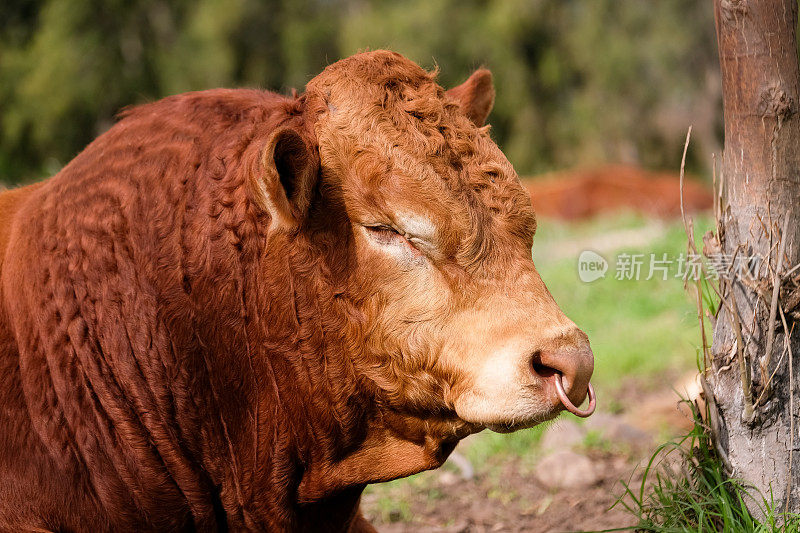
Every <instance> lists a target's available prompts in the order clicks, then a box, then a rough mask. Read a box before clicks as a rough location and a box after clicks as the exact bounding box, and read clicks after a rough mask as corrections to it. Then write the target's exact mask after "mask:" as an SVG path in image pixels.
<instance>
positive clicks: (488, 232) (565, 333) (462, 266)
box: [262, 51, 593, 431]
mask: <svg viewBox="0 0 800 533" xmlns="http://www.w3.org/2000/svg"><path fill="white" fill-rule="evenodd" d="M303 98H304V99H303V105H304V106H305V108H304V111H303V113H304V114H305V117H306V121H305V123H304V124H305V126H304V127H306V128H307V130H306V131H305V132H299V133H298V132H296V131H294V130H292V129H291V128H286V129H281V130H279V131H278V132H277V133H276V134H275V135H274V136H273V138H272V140H271V142H270V145H269V147H268V150H267V152H266V153H267V155H268V156H269V157H267V159H266V161H267V166H268V167H270V165H271V167H270V168H271V171H270V172H269V173H268V174H269V175H270V176H271V178H268V179H267V180H266V185H264V186H263V190H262V192H263V194H264V205H265V207H266V208H267V209H268V210H270V213H271V214H272V219H273V221H274V223H275V224H276V226H277V227H278V228H279V229H280V228H283V229H285V230H286V231H288V232H290V233H291V232H294V235H296V236H297V238H300V239H307V240H308V242H309V243H310V244H309V246H312V247H316V249H317V250H318V251H319V253H320V254H321V256H322V257H325V258H326V261H327V264H326V266H325V269H326V271H327V272H329V273H330V276H332V277H334V278H336V279H337V281H336V282H334V283H333V285H334V286H336V287H339V288H338V289H337V295H336V296H337V301H339V302H346V303H347V305H346V308H347V311H343V312H347V313H349V315H348V316H349V320H348V323H356V324H357V326H358V327H357V328H351V326H349V325H348V326H347V327H348V328H351V329H354V331H356V333H353V332H352V331H351V333H352V336H351V339H350V341H349V343H348V344H347V345H348V346H349V348H348V349H349V350H350V352H351V353H349V354H348V356H349V357H351V358H352V360H353V364H354V366H355V367H356V370H357V372H358V373H359V374H360V375H361V376H362V377H364V378H367V380H368V381H369V382H370V383H372V384H374V386H375V388H376V390H377V391H379V397H380V401H381V402H384V403H385V404H387V405H388V406H390V407H391V408H392V409H393V410H395V411H396V412H401V413H413V414H415V415H416V416H419V417H420V418H428V417H433V416H438V417H441V418H442V419H446V420H449V421H450V424H451V425H453V427H456V426H459V425H460V426H461V427H464V426H468V427H469V428H470V430H471V431H474V430H476V429H480V428H482V427H489V428H491V429H494V430H497V431H512V430H515V429H520V428H524V427H530V426H532V425H535V424H537V423H539V422H542V421H545V420H548V419H551V418H553V417H554V416H556V415H557V414H558V413H559V412H560V411H561V410H562V409H563V408H564V403H567V404H569V403H570V402H571V403H574V404H575V405H580V404H581V402H583V401H584V399H585V397H586V394H587V389H588V387H589V379H590V377H591V375H592V369H593V356H592V351H591V349H590V348H589V342H588V340H587V337H586V335H585V334H584V333H583V332H582V331H581V330H580V329H578V328H577V327H576V325H575V324H574V323H573V322H572V321H571V320H570V319H568V318H567V317H566V316H565V315H564V313H563V312H562V311H561V310H560V309H559V307H558V305H556V303H555V301H554V300H553V297H552V296H551V295H550V293H549V292H548V290H547V288H546V287H545V285H544V283H543V282H542V279H541V278H540V277H539V274H538V273H537V271H536V268H535V267H534V264H533V260H532V257H531V247H532V244H533V236H534V232H535V229H536V219H535V216H534V211H533V208H532V206H531V201H530V198H529V196H528V195H527V194H526V192H525V190H524V189H523V187H522V186H521V185H520V182H519V179H518V177H517V174H516V172H515V171H514V169H513V167H512V166H511V164H510V163H509V162H508V160H507V159H506V157H505V156H504V155H503V153H502V152H501V151H500V149H499V148H498V147H497V145H496V144H495V143H494V142H492V140H491V138H490V136H489V131H488V127H484V126H483V124H484V122H485V120H486V118H487V115H488V114H489V112H490V110H491V107H492V104H493V100H494V89H493V87H492V78H491V74H490V73H489V72H488V71H486V70H478V71H477V72H475V73H474V74H473V75H472V76H471V77H470V78H469V79H468V80H467V81H466V82H465V83H464V84H462V85H460V86H458V87H456V88H454V89H451V90H449V91H444V90H443V89H442V88H441V87H439V86H438V85H437V84H436V83H435V81H434V76H433V75H432V74H430V73H428V72H426V71H424V70H423V69H421V68H420V67H419V66H417V65H416V64H414V63H412V62H411V61H409V60H407V59H405V58H403V57H402V56H400V55H398V54H394V53H390V52H385V51H377V52H370V53H364V54H359V55H356V56H353V57H351V58H348V59H345V60H343V61H340V62H338V63H336V64H334V65H332V66H330V67H328V68H327V69H326V70H325V71H324V72H323V73H322V74H320V75H319V76H317V77H316V78H314V79H313V80H312V81H311V82H310V83H309V84H308V90H307V93H306V95H305V96H304V97H303ZM309 162H311V163H309ZM559 382H561V383H563V386H564V388H565V389H566V397H568V399H567V398H566V397H565V395H564V394H563V393H562V394H561V399H560V398H559V392H558V390H557V388H558V387H557V386H558V384H559ZM562 399H563V400H564V401H563V402H562ZM454 431H456V430H455V429H454Z"/></svg>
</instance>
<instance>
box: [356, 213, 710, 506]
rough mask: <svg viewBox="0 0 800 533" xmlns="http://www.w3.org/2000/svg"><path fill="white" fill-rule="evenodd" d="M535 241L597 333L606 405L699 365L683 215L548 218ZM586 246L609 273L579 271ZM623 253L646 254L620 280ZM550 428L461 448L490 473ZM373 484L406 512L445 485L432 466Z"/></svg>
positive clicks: (524, 452) (528, 454)
mask: <svg viewBox="0 0 800 533" xmlns="http://www.w3.org/2000/svg"><path fill="white" fill-rule="evenodd" d="M711 227H712V221H711V218H710V217H700V218H699V219H696V220H695V235H696V239H697V241H698V247H699V248H701V247H702V243H700V242H699V241H700V239H701V237H702V235H703V233H704V232H705V231H706V230H707V229H710V228H711ZM533 250H534V251H533V255H534V261H535V263H536V266H537V268H538V270H539V273H540V274H541V276H542V278H543V279H544V281H545V283H546V284H547V286H548V288H549V289H550V292H551V293H552V294H553V296H554V297H555V300H556V302H558V303H559V305H560V306H561V308H562V309H563V310H564V312H565V313H566V314H567V316H569V317H570V318H571V319H572V320H573V321H575V323H576V324H578V326H579V327H580V328H581V329H583V330H584V331H585V332H586V333H587V334H588V336H589V339H590V341H591V345H592V349H593V351H594V354H595V372H594V378H593V380H592V382H593V383H594V387H595V389H596V391H597V394H598V411H607V412H616V411H618V410H620V409H621V407H622V406H621V404H620V398H621V397H622V395H623V394H624V393H625V388H626V387H628V386H630V384H631V383H635V384H636V387H637V388H638V389H639V390H648V389H653V390H655V389H664V388H669V387H670V386H671V385H672V382H673V380H674V379H676V378H678V377H679V376H681V375H684V374H686V373H687V372H690V371H692V370H693V369H695V368H696V355H697V351H698V348H699V345H700V332H699V326H698V321H697V311H696V307H695V303H694V299H693V296H692V295H691V294H690V293H688V292H687V291H685V290H684V283H683V280H682V279H681V278H680V277H678V276H679V266H678V261H677V258H678V257H679V256H680V255H681V254H683V255H684V257H685V254H686V236H685V232H684V228H683V223H682V222H681V221H679V220H673V221H657V220H650V219H645V218H642V217H640V216H637V215H632V214H621V215H616V216H613V217H605V218H599V219H595V220H591V221H586V222H579V223H565V222H560V221H556V220H548V219H540V220H539V229H538V231H537V234H536V238H535V240H534V248H533ZM583 250H592V251H595V252H597V253H599V254H600V255H601V256H603V257H604V258H605V259H606V260H607V261H608V270H607V272H606V273H605V277H602V278H600V279H597V280H595V281H592V282H589V283H586V282H582V281H581V280H580V278H579V275H578V256H579V255H580V253H581V251H583ZM619 254H643V256H642V258H641V259H642V265H641V272H640V276H639V279H638V280H637V279H617V274H618V273H617V263H618V261H617V257H618V256H619ZM650 254H655V258H656V259H658V260H661V259H662V258H663V254H667V259H668V260H669V261H671V262H670V263H668V267H667V275H668V277H667V279H666V280H663V279H662V277H663V274H662V273H661V272H660V271H658V270H656V271H655V272H654V276H653V277H652V279H650V280H647V279H646V278H647V277H648V275H649V274H650V262H651V261H650V260H651V255H650ZM625 273H626V274H627V273H628V272H625ZM634 277H635V276H634ZM676 398H677V397H676ZM563 416H566V415H562V417H563ZM546 427H547V426H546V425H545V426H537V427H535V428H532V429H529V430H524V431H519V432H517V433H513V434H505V435H502V434H497V433H492V432H489V431H484V432H483V433H481V434H479V435H477V436H475V437H472V438H471V439H470V443H469V445H468V446H466V447H463V448H461V447H459V448H457V450H458V451H459V452H461V453H463V455H464V456H465V457H466V458H467V459H468V460H469V461H470V462H471V463H472V465H473V467H474V468H475V470H476V472H478V473H479V474H482V475H487V476H492V475H493V472H494V471H495V470H497V465H499V464H501V463H502V462H503V461H506V460H508V459H509V458H510V456H513V457H515V458H519V459H521V460H522V464H528V465H530V466H531V467H532V466H533V465H534V464H535V461H536V459H537V458H538V457H537V453H538V446H537V444H538V442H539V439H540V438H541V435H542V433H543V432H544V431H545V430H546ZM444 468H448V465H447V464H446V465H445V467H444ZM367 491H368V492H372V493H373V494H378V495H380V497H379V499H378V502H379V506H380V505H381V502H384V504H385V506H386V508H387V509H389V508H391V509H393V510H394V512H395V513H399V514H400V516H396V517H395V519H401V520H402V519H404V517H403V516H402V514H403V509H404V508H405V507H404V503H403V501H402V499H403V497H404V496H407V495H409V494H412V493H414V492H419V491H422V492H430V494H428V495H427V496H428V498H430V499H431V501H432V503H434V504H435V500H436V498H437V494H436V493H437V489H436V488H435V487H434V486H433V485H432V484H429V483H426V478H425V474H422V475H418V476H413V477H411V478H408V479H405V480H398V481H394V482H391V483H386V484H380V485H373V486H370V487H369V488H368V489H367Z"/></svg>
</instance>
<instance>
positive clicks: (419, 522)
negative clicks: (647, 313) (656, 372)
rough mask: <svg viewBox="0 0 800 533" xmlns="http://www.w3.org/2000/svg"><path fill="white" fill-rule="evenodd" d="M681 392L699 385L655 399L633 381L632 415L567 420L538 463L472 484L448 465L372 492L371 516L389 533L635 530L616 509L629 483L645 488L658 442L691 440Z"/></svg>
mask: <svg viewBox="0 0 800 533" xmlns="http://www.w3.org/2000/svg"><path fill="white" fill-rule="evenodd" d="M673 389H676V390H677V389H682V390H684V391H686V393H687V394H689V395H691V394H694V392H693V390H694V384H693V376H684V377H682V378H680V379H678V380H671V381H665V382H664V384H663V385H662V386H661V387H659V388H657V389H655V390H642V389H640V388H639V387H638V386H637V384H636V383H635V382H633V381H631V382H630V383H628V384H626V386H625V387H622V388H621V390H624V391H625V392H624V393H622V396H620V397H619V398H617V400H618V401H619V402H620V403H621V404H623V405H627V406H629V408H628V409H626V410H623V411H620V412H618V413H614V414H610V413H603V412H598V413H596V414H595V415H594V416H595V417H597V418H596V419H595V420H594V421H593V422H592V419H591V418H590V419H589V420H588V421H587V423H586V424H577V423H575V422H573V420H572V419H570V418H566V417H564V415H562V417H561V418H562V419H563V420H561V421H560V422H557V423H556V424H553V425H552V426H551V427H550V428H549V429H548V430H547V431H546V432H545V434H544V436H543V437H542V440H541V442H540V444H539V447H540V448H541V450H539V451H537V452H536V453H534V454H533V455H534V460H533V461H531V459H530V458H511V459H505V460H504V461H503V462H502V463H499V464H497V465H496V466H493V467H492V468H490V469H483V471H481V469H480V468H475V470H476V473H474V474H473V475H472V476H464V475H463V474H464V472H463V470H462V471H459V468H454V467H453V466H450V468H448V465H445V467H444V468H443V469H440V470H437V471H434V472H426V473H424V474H421V475H420V476H418V481H417V482H415V483H414V485H413V486H410V487H405V489H404V490H402V491H398V492H396V493H393V494H391V495H389V496H387V495H385V494H383V495H379V494H376V493H374V492H370V491H367V493H366V494H365V496H364V499H363V509H364V512H365V514H366V516H367V517H368V518H369V519H370V520H371V521H372V523H373V524H374V525H375V526H376V527H377V528H378V531H381V532H384V533H411V532H440V533H444V532H447V533H467V532H469V533H473V532H475V533H477V532H522V531H533V532H542V533H545V532H566V531H599V530H604V529H611V528H627V527H630V526H632V525H634V524H635V520H634V519H633V517H632V516H631V515H630V514H629V513H628V512H627V511H626V510H625V509H624V507H623V506H622V505H617V506H614V507H613V508H612V506H613V505H614V503H615V502H616V501H617V499H618V498H619V496H620V495H621V494H622V493H623V492H624V486H623V484H622V482H623V481H624V482H626V483H628V485H630V486H631V487H632V488H634V489H636V488H638V487H639V485H640V483H641V479H642V477H641V474H642V471H643V466H644V465H645V464H646V463H647V461H648V460H649V459H650V456H651V454H652V452H653V450H654V449H655V446H656V445H657V443H659V442H663V441H664V440H665V439H667V438H670V437H671V436H677V435H680V434H682V433H685V432H686V431H687V430H688V429H689V427H690V425H691V423H690V420H689V418H688V415H687V412H686V411H684V410H682V409H681V406H680V405H679V403H678V397H677V395H676V393H675V390H673ZM474 438H476V437H475V436H473V437H470V439H474ZM590 441H591V442H590ZM468 446H470V442H469V439H467V440H466V441H465V442H463V443H462V444H461V445H459V448H457V449H456V453H457V454H458V459H459V460H460V461H458V462H461V461H463V460H464V456H465V455H466V454H465V453H464V451H463V447H468ZM587 459H588V461H587ZM560 461H561V463H560ZM584 463H585V464H584ZM477 466H478V465H476V467H477ZM465 477H466V478H465ZM392 499H394V500H395V501H392ZM387 500H388V501H387ZM393 505H396V508H394V507H393Z"/></svg>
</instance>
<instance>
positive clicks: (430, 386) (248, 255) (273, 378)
mask: <svg viewBox="0 0 800 533" xmlns="http://www.w3.org/2000/svg"><path fill="white" fill-rule="evenodd" d="M493 96H494V90H493V88H492V85H491V76H490V74H489V73H488V72H487V71H478V72H476V73H475V74H474V75H473V76H472V77H471V78H470V79H469V80H467V81H466V82H465V83H464V84H463V85H461V86H459V87H456V88H455V89H452V90H450V91H448V92H445V91H444V90H443V89H442V88H441V87H439V86H438V85H437V84H436V83H435V81H434V77H433V75H432V74H430V73H427V72H425V71H424V70H422V69H421V68H419V67H418V66H417V65H415V64H414V63H412V62H410V61H408V60H406V59H404V58H403V57H401V56H400V55H398V54H394V53H390V52H385V51H377V52H370V53H364V54H359V55H356V56H353V57H350V58H348V59H345V60H343V61H340V62H338V63H336V64H334V65H331V66H330V67H328V68H327V69H326V70H325V71H324V72H323V73H322V74H320V75H319V76H317V77H316V78H314V79H313V80H312V81H311V82H310V83H309V84H308V87H307V91H306V93H305V94H303V95H302V96H299V97H297V98H285V97H282V96H278V95H276V94H273V93H269V92H262V91H255V90H213V91H205V92H199V93H189V94H182V95H178V96H173V97H170V98H166V99H164V100H161V101H158V102H155V103H152V104H147V105H143V106H141V107H137V108H134V109H132V110H129V111H126V112H125V113H124V114H123V117H122V119H121V120H120V121H119V122H118V123H117V124H116V125H115V126H114V127H112V128H111V129H110V130H109V131H108V132H107V133H105V134H103V135H102V136H100V137H99V138H98V139H97V140H95V141H94V142H93V143H92V144H91V145H89V146H88V147H87V148H86V150H84V151H83V152H82V153H81V154H80V155H78V156H77V157H76V158H75V159H74V160H73V161H72V162H70V163H69V164H68V165H67V166H66V167H64V169H63V170H62V171H61V172H59V173H58V174H57V175H56V176H55V177H53V178H51V179H50V180H47V181H46V182H43V183H41V184H37V185H33V186H30V187H26V188H22V189H17V190H11V191H8V192H5V193H2V195H0V384H2V387H0V406H1V407H2V409H0V529H2V530H10V531H22V530H25V531H32V530H36V531H40V530H55V531H153V530H155V531H184V530H201V531H214V530H267V531H283V530H302V531H371V530H372V528H371V526H369V524H367V523H366V522H365V521H364V520H363V518H361V515H360V513H359V511H358V505H359V498H360V495H361V492H362V490H363V489H364V487H365V485H367V484H368V483H374V482H379V481H386V480H391V479H395V478H398V477H402V476H407V475H410V474H414V473H416V472H419V471H421V470H425V469H429V468H435V467H438V466H439V465H441V464H442V462H443V461H444V460H445V458H446V457H447V455H448V454H449V453H450V452H451V451H452V450H453V448H454V447H455V445H456V443H457V442H458V441H459V439H461V438H463V437H464V436H466V435H468V434H470V433H473V432H476V431H480V430H481V429H484V428H486V427H488V428H491V429H494V430H498V431H513V430H516V429H520V428H525V427H530V426H532V425H534V424H536V423H539V422H541V421H543V420H547V419H550V418H553V417H554V416H556V415H557V414H558V413H559V411H560V410H561V409H562V408H563V406H562V403H561V402H560V401H559V397H558V395H557V392H556V383H557V382H558V381H559V380H563V382H564V384H565V385H566V391H567V394H568V396H569V399H570V400H571V401H572V402H573V403H575V404H576V405H577V404H579V403H580V402H581V401H583V399H584V397H585V395H586V391H587V386H588V383H589V378H590V377H591V373H592V364H593V359H592V354H591V351H590V349H589V344H588V342H587V339H586V336H585V335H584V334H583V333H582V332H581V331H580V330H579V329H578V328H577V327H576V326H575V325H574V324H573V323H572V322H571V321H570V320H569V319H567V317H566V316H564V314H563V313H562V312H561V311H560V310H559V308H558V306H557V305H556V303H555V302H554V301H553V299H552V297H551V296H550V294H549V293H548V291H547V289H546V288H545V286H544V284H543V283H542V280H541V279H540V277H539V275H538V274H537V272H536V269H535V268H534V265H533V262H532V260H531V245H532V240H533V233H534V230H535V218H534V213H533V210H532V208H531V203H530V200H529V197H528V196H527V194H526V193H525V191H524V190H523V188H522V187H521V186H520V184H519V181H518V178H517V175H516V173H515V172H514V170H513V168H512V167H511V165H510V164H509V162H508V161H507V160H506V158H505V157H504V156H503V154H502V153H501V151H500V150H499V149H498V147H497V146H496V145H495V144H494V143H493V142H492V141H491V139H490V137H489V133H488V131H487V128H485V127H482V124H483V122H484V121H485V119H486V116H487V115H488V113H489V111H490V109H491V105H492V101H493ZM565 400H566V398H565ZM566 401H567V402H568V401H569V400H566Z"/></svg>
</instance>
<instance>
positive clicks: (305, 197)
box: [253, 127, 319, 229]
mask: <svg viewBox="0 0 800 533" xmlns="http://www.w3.org/2000/svg"><path fill="white" fill-rule="evenodd" d="M261 167H262V168H261V169H259V171H258V172H256V173H255V174H256V175H255V176H253V179H254V181H255V185H256V187H255V191H256V192H255V194H256V197H257V202H258V203H259V204H260V205H261V207H262V208H263V209H265V210H266V211H267V212H268V213H269V214H270V216H271V217H272V220H273V221H274V223H275V224H277V225H278V226H281V227H283V228H284V229H291V228H295V227H297V226H298V225H299V224H300V222H301V221H302V219H303V217H304V216H305V215H306V213H307V212H308V208H309V206H310V205H311V197H312V195H313V192H314V186H315V184H316V182H317V175H318V173H319V156H318V155H317V150H315V149H314V148H312V147H311V146H310V145H309V143H308V142H306V140H305V139H304V138H303V137H302V135H301V134H300V133H299V132H297V131H296V130H295V129H293V128H290V127H282V128H278V129H277V130H275V131H274V132H273V133H272V135H271V136H270V137H269V140H268V141H267V144H266V146H265V147H264V151H263V154H262V157H261Z"/></svg>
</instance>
